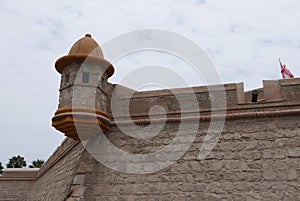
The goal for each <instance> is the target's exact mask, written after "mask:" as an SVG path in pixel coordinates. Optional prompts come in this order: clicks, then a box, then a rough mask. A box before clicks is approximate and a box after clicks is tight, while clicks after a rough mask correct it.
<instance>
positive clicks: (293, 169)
mask: <svg viewBox="0 0 300 201" xmlns="http://www.w3.org/2000/svg"><path fill="white" fill-rule="evenodd" d="M299 120H300V119H299V117H280V118H279V117H276V118H260V119H243V120H229V121H226V123H225V127H224V129H223V132H222V134H221V136H220V138H219V141H218V144H217V145H216V146H215V148H214V149H213V151H212V152H211V153H210V154H209V155H208V156H207V157H206V158H205V159H204V160H197V155H198V153H199V150H200V147H201V145H202V143H203V139H204V136H205V135H206V132H207V128H208V125H209V123H208V122H203V123H200V127H199V131H198V134H197V137H196V138H195V140H194V142H193V144H192V145H191V146H190V148H189V149H188V151H187V152H186V153H185V154H184V155H183V156H182V157H181V158H180V159H179V160H178V161H177V162H176V163H174V164H173V165H171V166H169V167H167V168H164V169H162V170H160V171H158V172H153V173H149V174H125V173H122V172H117V171H114V170H112V169H110V168H108V167H105V166H104V165H102V164H101V163H99V162H95V163H94V171H93V172H92V173H87V174H86V179H85V186H87V189H86V191H85V195H84V197H85V200H103V201H104V200H178V201H182V200H195V201H196V200H197V201H198V200H239V201H242V200H247V201H250V200H300V121H299ZM177 128H178V124H177V123H169V124H168V125H167V126H166V128H165V130H163V131H162V132H161V133H160V134H159V135H158V136H157V137H154V138H152V139H149V140H134V138H131V137H128V136H125V135H123V134H122V133H121V132H120V131H119V130H118V129H117V127H112V128H111V130H110V132H109V133H108V134H107V136H108V138H109V139H110V141H111V142H113V143H114V144H115V145H116V146H117V147H119V148H121V149H123V150H127V151H130V152H132V153H144V154H145V153H149V152H153V151H156V150H158V149H159V148H162V147H163V146H165V145H166V144H168V143H170V142H171V141H172V139H173V138H174V137H175V135H176V130H177ZM125 129H126V128H125ZM127 129H128V130H132V131H133V130H134V129H132V128H130V127H127ZM186 133H187V134H188V133H189V130H188V129H187V130H186ZM132 163H134V161H133V162H132ZM125 167H126V165H125ZM127 168H129V165H127ZM141 168H147V166H142V167H141ZM64 172H66V171H64ZM44 182H46V181H44ZM53 186H54V185H53ZM56 189H57V188H56Z"/></svg>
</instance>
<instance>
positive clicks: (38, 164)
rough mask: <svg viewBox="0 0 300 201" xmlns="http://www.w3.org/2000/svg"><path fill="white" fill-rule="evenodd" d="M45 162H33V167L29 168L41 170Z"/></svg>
mask: <svg viewBox="0 0 300 201" xmlns="http://www.w3.org/2000/svg"><path fill="white" fill-rule="evenodd" d="M44 162H45V161H44V160H40V159H37V160H35V161H32V165H29V168H40V167H42V166H43V164H44Z"/></svg>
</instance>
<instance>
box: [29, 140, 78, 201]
mask: <svg viewBox="0 0 300 201" xmlns="http://www.w3.org/2000/svg"><path fill="white" fill-rule="evenodd" d="M82 152H83V147H82V145H81V144H78V145H76V146H75V147H73V149H72V150H70V151H69V152H68V153H67V154H66V155H65V156H63V158H61V159H60V160H59V161H57V162H56V163H55V164H54V165H53V166H52V167H50V168H49V169H48V170H47V171H46V172H45V173H44V174H43V175H42V176H40V177H39V178H38V180H37V181H36V183H35V184H34V186H33V189H32V191H31V192H30V193H29V196H28V198H27V200H28V201H40V200H51V201H52V200H53V201H54V200H55V201H62V200H64V199H65V198H66V197H68V194H69V188H70V185H71V183H72V179H73V177H74V175H75V174H76V171H77V169H78V167H79V160H80V157H81V155H82Z"/></svg>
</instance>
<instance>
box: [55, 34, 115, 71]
mask: <svg viewBox="0 0 300 201" xmlns="http://www.w3.org/2000/svg"><path fill="white" fill-rule="evenodd" d="M85 60H88V61H89V62H93V63H97V64H99V65H101V66H102V67H105V68H106V71H107V73H108V77H110V76H111V75H112V74H113V73H114V68H113V66H112V65H111V63H109V62H108V61H106V60H105V59H104V56H103V52H102V50H101V48H100V46H99V44H98V43H97V42H96V41H95V40H94V39H93V38H92V36H91V34H86V35H85V36H84V37H83V38H81V39H79V40H78V41H76V42H75V43H74V45H73V46H72V47H71V49H70V51H69V54H68V55H66V56H63V57H61V58H59V59H58V60H57V61H56V62H55V68H56V70H57V71H58V72H59V73H62V70H63V68H64V67H66V66H67V65H70V64H72V63H73V62H84V61H85Z"/></svg>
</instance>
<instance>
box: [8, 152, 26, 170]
mask: <svg viewBox="0 0 300 201" xmlns="http://www.w3.org/2000/svg"><path fill="white" fill-rule="evenodd" d="M25 166H26V161H25V160H24V157H22V156H20V155H17V156H13V157H12V158H10V159H9V163H8V164H6V167H7V168H23V167H25Z"/></svg>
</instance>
